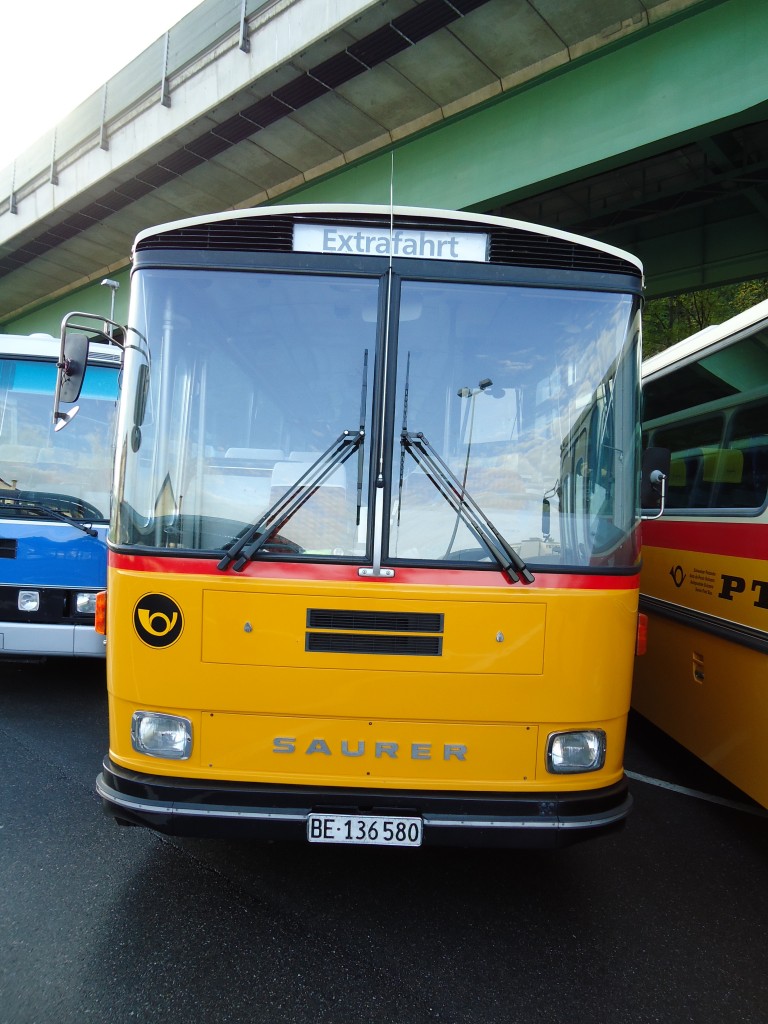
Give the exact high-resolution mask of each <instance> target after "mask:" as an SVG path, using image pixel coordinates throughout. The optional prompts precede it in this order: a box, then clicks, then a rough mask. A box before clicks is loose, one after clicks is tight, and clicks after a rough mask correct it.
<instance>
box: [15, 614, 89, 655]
mask: <svg viewBox="0 0 768 1024" xmlns="http://www.w3.org/2000/svg"><path fill="white" fill-rule="evenodd" d="M3 656H13V657H24V658H26V657H33V658H54V657H63V658H66V657H69V658H72V657H74V658H101V659H102V660H103V659H104V658H105V657H106V646H105V638H104V637H103V636H102V635H101V634H100V633H97V632H96V630H95V629H94V627H93V625H82V626H70V625H57V624H50V623H37V622H0V658H2V657H3Z"/></svg>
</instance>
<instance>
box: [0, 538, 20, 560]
mask: <svg viewBox="0 0 768 1024" xmlns="http://www.w3.org/2000/svg"><path fill="white" fill-rule="evenodd" d="M18 546H19V542H18V541H17V540H16V538H15V537H12V538H7V537H0V558H15V557H16V552H17V550H18Z"/></svg>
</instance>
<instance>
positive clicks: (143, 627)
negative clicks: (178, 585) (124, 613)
mask: <svg viewBox="0 0 768 1024" xmlns="http://www.w3.org/2000/svg"><path fill="white" fill-rule="evenodd" d="M133 628H134V629H135V630H136V632H137V634H138V636H139V639H140V640H143V642H144V643H145V644H148V646H149V647H170V646H171V644H173V643H175V642H176V641H177V640H178V639H179V637H180V636H181V631H182V629H183V628H184V617H183V616H182V614H181V608H179V606H178V605H177V604H176V602H175V601H172V600H171V598H170V597H166V596H165V594H145V595H144V597H142V598H140V600H138V601H137V602H136V607H135V608H134V609H133Z"/></svg>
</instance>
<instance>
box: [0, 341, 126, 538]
mask: <svg viewBox="0 0 768 1024" xmlns="http://www.w3.org/2000/svg"><path fill="white" fill-rule="evenodd" d="M116 373H117V370H116V368H114V367H111V368H110V367H106V366H96V365H91V366H89V368H88V374H87V377H86V381H85V385H84V387H83V391H82V393H81V395H80V398H79V400H78V405H79V409H78V413H77V415H76V416H74V417H73V418H72V421H71V422H70V423H69V425H68V427H67V429H66V430H64V431H61V432H60V433H58V434H56V435H55V440H54V430H53V424H52V422H51V413H50V407H51V396H52V394H53V392H54V388H55V384H56V363H55V362H54V361H53V360H47V361H40V360H33V359H25V358H11V357H4V358H3V359H2V360H0V505H2V514H3V516H4V517H6V518H7V517H9V516H10V517H13V518H29V519H36V518H40V515H41V514H43V515H44V514H45V513H46V512H51V513H53V515H54V516H56V515H57V514H58V515H64V516H66V517H68V518H70V519H72V520H76V521H87V522H94V521H106V520H107V519H108V518H109V514H110V489H111V480H112V456H113V448H112V438H113V436H114V417H115V408H116V397H115V390H116V389H115V375H116Z"/></svg>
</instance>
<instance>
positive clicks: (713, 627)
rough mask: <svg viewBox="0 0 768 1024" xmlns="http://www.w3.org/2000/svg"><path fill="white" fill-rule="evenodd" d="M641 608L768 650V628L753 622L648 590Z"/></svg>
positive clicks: (643, 610) (712, 633) (725, 638)
mask: <svg viewBox="0 0 768 1024" xmlns="http://www.w3.org/2000/svg"><path fill="white" fill-rule="evenodd" d="M640 611H642V612H650V613H651V614H652V615H660V616H661V617H662V618H665V619H671V620H672V621H673V622H679V623H680V624H681V625H682V626H688V627H689V628H690V629H697V630H699V631H700V632H701V633H709V634H710V635H711V636H716V637H719V638H720V639H721V640H729V641H730V642H731V643H733V644H739V645H740V646H741V647H749V648H750V649H751V650H753V651H761V652H762V653H763V654H765V653H768V632H766V631H765V630H762V629H756V628H755V627H753V626H742V625H740V624H739V623H737V622H730V621H729V620H728V619H721V618H719V617H718V616H717V615H710V614H709V613H708V612H700V611H696V610H695V609H693V608H683V607H682V606H681V605H677V604H675V603H674V602H672V601H664V600H663V599H662V598H660V597H650V596H649V595H648V594H640Z"/></svg>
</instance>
